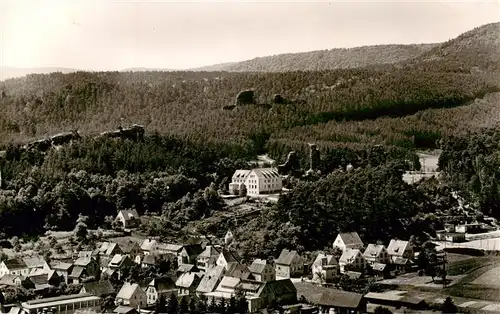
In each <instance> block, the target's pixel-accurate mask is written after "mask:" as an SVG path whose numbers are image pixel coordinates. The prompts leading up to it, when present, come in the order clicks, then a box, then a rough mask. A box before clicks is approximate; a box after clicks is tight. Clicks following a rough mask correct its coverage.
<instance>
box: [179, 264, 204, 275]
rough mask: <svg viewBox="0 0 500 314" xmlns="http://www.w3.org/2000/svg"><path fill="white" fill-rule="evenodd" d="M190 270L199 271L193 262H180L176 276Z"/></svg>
mask: <svg viewBox="0 0 500 314" xmlns="http://www.w3.org/2000/svg"><path fill="white" fill-rule="evenodd" d="M191 272H199V269H198V267H196V265H193V264H180V265H179V267H178V268H177V276H180V275H182V274H184V273H191Z"/></svg>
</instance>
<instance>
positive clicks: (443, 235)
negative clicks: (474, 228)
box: [436, 231, 466, 242]
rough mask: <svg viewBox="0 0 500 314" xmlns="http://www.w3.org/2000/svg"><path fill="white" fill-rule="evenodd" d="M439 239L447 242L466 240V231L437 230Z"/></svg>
mask: <svg viewBox="0 0 500 314" xmlns="http://www.w3.org/2000/svg"><path fill="white" fill-rule="evenodd" d="M436 236H437V238H438V240H441V241H447V242H465V240H466V238H465V233H457V232H454V233H451V232H439V231H437V232H436Z"/></svg>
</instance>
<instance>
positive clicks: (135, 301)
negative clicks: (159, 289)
mask: <svg viewBox="0 0 500 314" xmlns="http://www.w3.org/2000/svg"><path fill="white" fill-rule="evenodd" d="M115 303H116V305H125V306H129V307H132V308H141V307H146V306H147V295H146V293H145V292H144V290H142V288H141V287H140V286H139V285H138V284H136V283H129V282H125V283H124V284H123V286H122V287H121V289H120V291H119V292H118V294H117V295H116V298H115Z"/></svg>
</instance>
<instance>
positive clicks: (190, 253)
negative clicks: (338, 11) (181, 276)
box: [177, 244, 203, 265]
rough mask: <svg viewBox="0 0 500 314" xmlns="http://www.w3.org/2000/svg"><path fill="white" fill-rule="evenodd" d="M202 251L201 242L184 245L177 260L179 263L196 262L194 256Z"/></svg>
mask: <svg viewBox="0 0 500 314" xmlns="http://www.w3.org/2000/svg"><path fill="white" fill-rule="evenodd" d="M202 252H203V248H202V247H201V244H190V245H184V246H183V247H182V250H181V251H180V252H179V255H178V261H177V263H178V264H179V265H181V264H196V258H197V257H198V255H200V254H201V253H202Z"/></svg>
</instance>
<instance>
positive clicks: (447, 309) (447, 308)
mask: <svg viewBox="0 0 500 314" xmlns="http://www.w3.org/2000/svg"><path fill="white" fill-rule="evenodd" d="M442 311H443V313H457V311H458V309H457V306H456V305H455V304H454V303H453V300H452V299H451V297H447V298H446V299H445V300H444V303H443V308H442Z"/></svg>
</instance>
